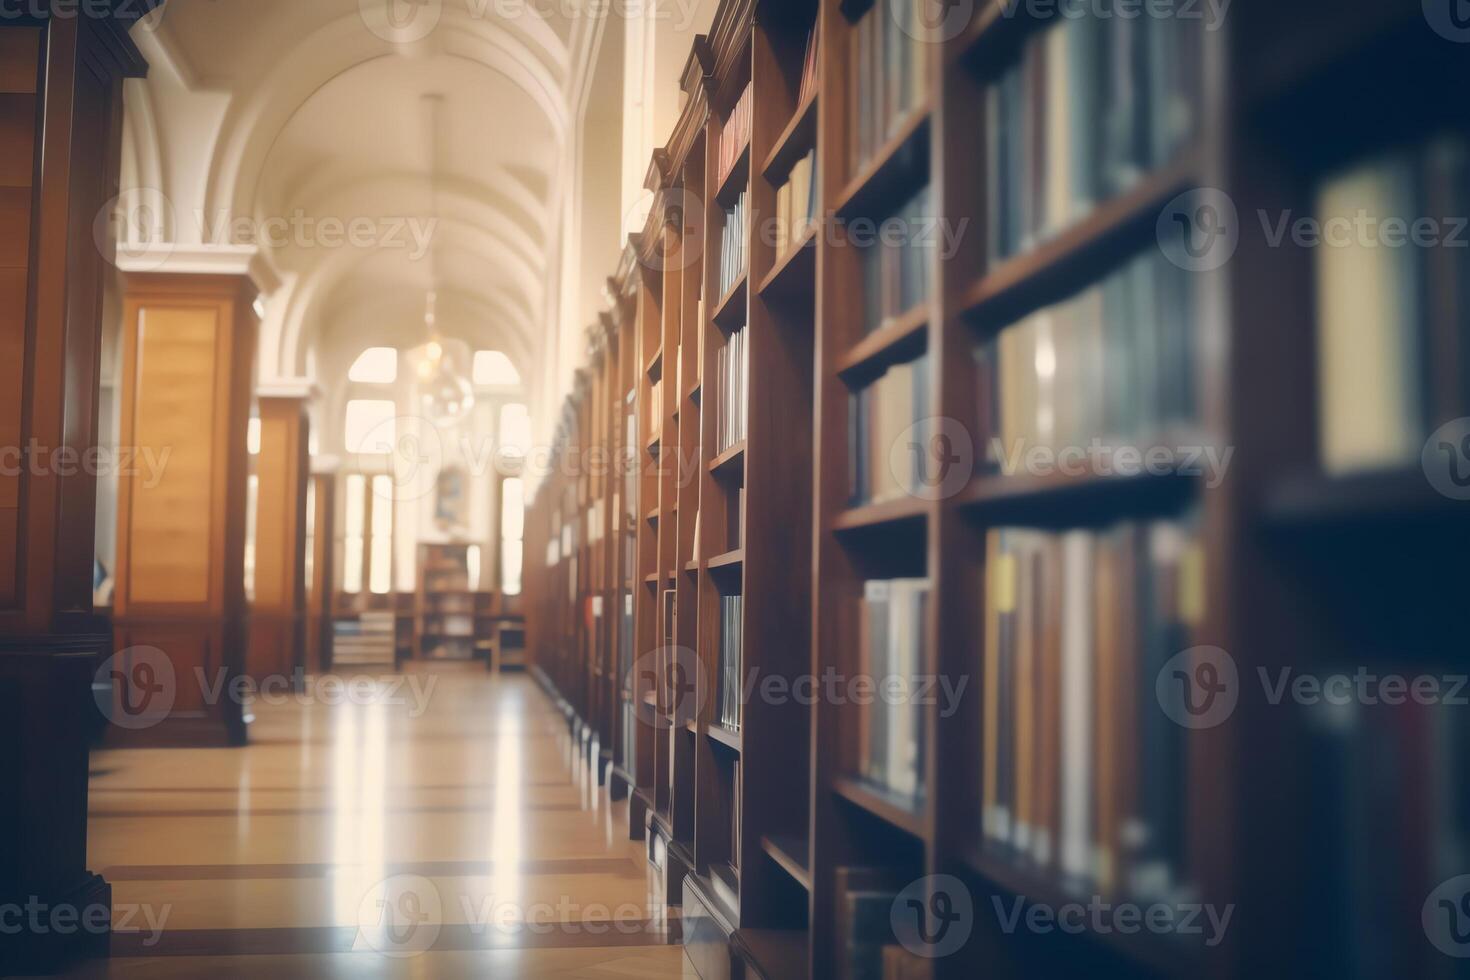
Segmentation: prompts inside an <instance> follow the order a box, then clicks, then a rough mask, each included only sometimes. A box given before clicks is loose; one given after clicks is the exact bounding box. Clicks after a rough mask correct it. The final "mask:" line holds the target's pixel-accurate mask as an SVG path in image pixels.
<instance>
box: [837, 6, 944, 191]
mask: <svg viewBox="0 0 1470 980" xmlns="http://www.w3.org/2000/svg"><path fill="white" fill-rule="evenodd" d="M919 6H920V5H919V4H917V3H915V2H913V0H876V2H875V3H874V4H873V6H872V8H871V9H869V10H868V12H867V13H866V14H864V15H863V18H862V20H860V21H858V24H857V26H856V28H855V29H854V30H853V31H852V32H851V37H852V48H851V52H850V54H849V58H850V61H849V62H848V63H849V64H850V65H851V66H852V74H853V77H854V79H855V81H854V84H855V86H856V91H855V93H854V96H853V103H852V105H853V107H854V111H855V113H856V115H857V118H856V119H855V120H854V125H853V126H852V127H851V129H850V132H851V134H852V142H851V144H850V148H849V149H850V154H851V156H850V158H849V159H850V163H851V172H853V173H856V172H857V171H858V169H859V168H861V167H862V166H863V165H864V164H865V163H867V161H868V160H870V159H872V157H873V155H874V154H875V153H876V152H877V151H878V150H879V149H880V148H882V147H883V145H884V144H886V143H887V142H888V141H889V140H890V139H892V138H893V137H894V136H896V135H897V133H898V131H899V129H900V128H901V127H902V126H903V125H904V123H906V122H907V121H908V119H909V117H910V116H911V115H912V113H913V112H914V110H916V109H917V108H918V107H919V105H920V104H921V102H922V101H923V99H924V97H925V94H926V93H927V92H928V87H929V86H928V70H929V62H928V58H929V52H930V50H931V49H932V48H934V47H935V46H934V45H933V44H930V43H927V42H926V41H925V40H923V39H924V38H925V36H926V35H925V31H924V28H923V25H922V24H921V23H920V17H921V12H920V10H919Z"/></svg>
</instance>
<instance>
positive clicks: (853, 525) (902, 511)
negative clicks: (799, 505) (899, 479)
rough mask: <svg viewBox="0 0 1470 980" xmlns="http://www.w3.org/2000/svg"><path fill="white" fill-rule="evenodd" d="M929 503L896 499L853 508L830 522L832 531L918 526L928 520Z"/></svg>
mask: <svg viewBox="0 0 1470 980" xmlns="http://www.w3.org/2000/svg"><path fill="white" fill-rule="evenodd" d="M928 516H929V502H928V501H925V500H919V499H918V498H917V497H896V498H894V499H893V500H885V501H883V502H882V503H878V504H867V505H865V506H863V507H854V508H851V509H849V510H845V511H843V512H842V513H840V514H838V515H837V517H836V518H835V519H834V520H833V521H832V529H833V530H834V531H838V532H842V531H866V530H873V529H876V528H884V527H895V526H899V525H907V524H919V523H922V522H924V521H926V520H927V519H928Z"/></svg>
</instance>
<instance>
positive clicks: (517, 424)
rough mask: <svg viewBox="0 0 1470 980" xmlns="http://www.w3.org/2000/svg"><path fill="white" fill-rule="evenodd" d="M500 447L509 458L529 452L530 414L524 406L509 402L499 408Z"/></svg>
mask: <svg viewBox="0 0 1470 980" xmlns="http://www.w3.org/2000/svg"><path fill="white" fill-rule="evenodd" d="M500 445H501V447H502V449H503V450H504V452H505V453H506V455H511V456H524V455H526V453H528V452H530V451H531V413H530V412H529V411H528V410H527V409H526V406H525V405H522V404H521V403H519V402H511V403H510V404H508V405H502V406H501V407H500Z"/></svg>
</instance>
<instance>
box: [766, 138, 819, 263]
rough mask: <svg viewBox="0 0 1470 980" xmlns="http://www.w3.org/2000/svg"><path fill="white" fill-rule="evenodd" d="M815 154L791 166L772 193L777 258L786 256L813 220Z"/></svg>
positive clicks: (810, 153)
mask: <svg viewBox="0 0 1470 980" xmlns="http://www.w3.org/2000/svg"><path fill="white" fill-rule="evenodd" d="M815 181H816V151H815V150H812V151H808V153H807V154H806V156H804V157H802V158H801V159H800V160H798V161H797V162H796V163H795V164H793V165H792V167H791V172H790V174H788V175H787V178H786V181H785V183H783V184H782V185H781V186H780V187H779V188H778V189H777V190H776V222H775V246H776V256H777V258H782V257H784V256H786V254H787V253H789V252H790V251H791V248H792V246H794V245H795V244H796V243H797V242H799V241H801V239H802V237H803V236H804V235H805V234H806V231H807V229H808V228H809V227H810V226H811V224H812V222H813V221H815V220H816V185H815Z"/></svg>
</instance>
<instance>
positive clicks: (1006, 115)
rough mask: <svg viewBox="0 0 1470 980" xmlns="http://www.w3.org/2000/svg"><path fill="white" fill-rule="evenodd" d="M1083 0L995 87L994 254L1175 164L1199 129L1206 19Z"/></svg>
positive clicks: (990, 183) (989, 104) (989, 176)
mask: <svg viewBox="0 0 1470 980" xmlns="http://www.w3.org/2000/svg"><path fill="white" fill-rule="evenodd" d="M1071 2H1072V0H1064V6H1065V5H1070V4H1071ZM1075 6H1076V7H1077V9H1073V10H1069V11H1066V12H1065V14H1064V15H1062V16H1058V17H1056V18H1055V19H1054V20H1053V21H1052V22H1051V23H1050V24H1049V25H1048V26H1047V27H1046V28H1045V29H1044V30H1041V31H1039V32H1037V33H1035V34H1033V35H1032V36H1031V37H1029V38H1027V40H1026V43H1025V44H1024V45H1023V47H1022V50H1021V54H1020V56H1019V60H1018V62H1017V63H1016V64H1014V65H1013V66H1011V67H1010V68H1009V69H1008V70H1006V71H1005V72H1003V73H1002V74H1001V75H1000V77H999V78H998V79H996V80H995V81H994V82H993V83H992V84H991V85H990V87H989V88H988V89H987V90H986V96H985V146H986V161H985V166H986V187H987V198H986V200H987V205H986V214H987V215H988V216H989V217H988V227H987V231H988V235H989V238H988V245H989V253H988V254H989V256H990V260H991V262H992V263H994V262H997V261H1001V260H1004V259H1006V258H1009V257H1011V256H1014V255H1017V254H1020V253H1023V252H1025V251H1027V250H1029V249H1031V248H1034V247H1035V246H1036V245H1038V244H1040V243H1042V242H1044V241H1046V240H1047V239H1048V238H1050V237H1052V236H1054V235H1056V234H1057V233H1059V232H1061V231H1064V230H1065V229H1066V228H1068V227H1069V226H1071V225H1072V224H1075V223H1076V222H1077V221H1079V220H1081V219H1082V218H1084V217H1085V216H1086V215H1087V214H1088V213H1090V212H1091V211H1092V209H1093V208H1095V207H1096V206H1097V205H1098V204H1099V203H1101V202H1103V201H1106V200H1107V199H1108V198H1110V197H1114V196H1116V195H1117V194H1120V193H1122V192H1124V191H1126V190H1127V189H1128V188H1130V187H1131V186H1133V185H1134V184H1135V183H1136V182H1137V181H1138V180H1139V179H1140V178H1141V177H1142V176H1143V175H1145V174H1147V173H1149V172H1151V171H1153V170H1156V169H1158V168H1159V167H1162V166H1166V165H1167V164H1169V163H1170V162H1171V161H1172V160H1173V159H1174V158H1175V157H1176V156H1177V155H1178V153H1179V151H1180V149H1181V147H1182V146H1183V145H1185V144H1186V143H1187V142H1188V141H1189V140H1190V139H1191V138H1192V137H1193V135H1194V133H1195V131H1196V129H1197V127H1198V120H1199V115H1200V104H1201V100H1202V95H1201V92H1202V88H1203V77H1204V69H1203V58H1202V53H1203V39H1204V30H1205V27H1204V22H1203V19H1202V18H1198V17H1182V16H1174V17H1151V16H1133V17H1124V16H1121V15H1120V12H1119V11H1112V10H1092V11H1084V10H1082V9H1081V6H1082V4H1081V3H1080V2H1079V3H1076V4H1075Z"/></svg>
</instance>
